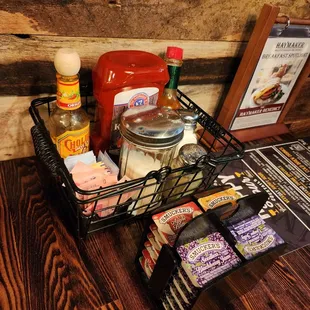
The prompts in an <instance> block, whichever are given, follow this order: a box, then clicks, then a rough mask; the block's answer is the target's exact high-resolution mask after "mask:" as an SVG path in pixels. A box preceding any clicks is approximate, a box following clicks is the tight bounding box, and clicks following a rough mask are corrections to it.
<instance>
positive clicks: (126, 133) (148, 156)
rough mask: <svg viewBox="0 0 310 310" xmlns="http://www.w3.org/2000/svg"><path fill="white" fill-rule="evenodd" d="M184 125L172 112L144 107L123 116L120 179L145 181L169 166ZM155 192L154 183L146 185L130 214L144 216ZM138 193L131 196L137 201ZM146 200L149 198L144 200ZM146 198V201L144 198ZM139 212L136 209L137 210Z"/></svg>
mask: <svg viewBox="0 0 310 310" xmlns="http://www.w3.org/2000/svg"><path fill="white" fill-rule="evenodd" d="M183 131H184V124H183V122H182V120H181V118H180V116H179V115H178V114H177V113H176V112H174V111H173V110H169V109H164V108H157V107H154V106H144V107H139V108H134V109H129V110H127V111H126V112H124V113H123V114H122V117H121V124H120V132H121V134H122V137H123V143H122V148H121V155H120V170H121V176H125V175H126V176H127V177H129V178H130V179H138V178H143V177H145V176H146V175H147V174H148V173H149V172H150V171H156V170H159V169H160V168H161V167H164V166H170V164H171V160H172V159H173V155H174V152H175V148H176V145H177V144H178V143H179V142H180V141H181V140H182V138H183ZM150 184H152V185H150ZM157 189H158V184H155V181H154V180H150V181H148V184H146V186H145V187H144V189H143V190H142V192H141V193H140V196H139V198H142V199H141V200H139V201H138V202H137V204H136V205H133V207H134V209H135V210H134V211H133V214H134V215H135V214H140V213H143V211H144V210H145V208H146V207H147V205H148V204H149V203H150V202H152V203H153V202H154V201H157V200H159V199H160V197H159V196H157V197H156V199H153V195H152V194H154V193H155V192H156V190H157ZM138 195H139V193H137V194H136V195H135V196H136V197H135V196H133V197H132V198H133V199H137V198H138ZM145 196H148V197H145ZM143 197H145V198H143ZM137 208H138V209H137Z"/></svg>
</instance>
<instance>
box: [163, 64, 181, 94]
mask: <svg viewBox="0 0 310 310" xmlns="http://www.w3.org/2000/svg"><path fill="white" fill-rule="evenodd" d="M168 72H169V76H170V80H169V82H168V83H167V84H166V86H165V88H168V89H177V88H178V84H179V78H180V73H181V66H176V65H168Z"/></svg>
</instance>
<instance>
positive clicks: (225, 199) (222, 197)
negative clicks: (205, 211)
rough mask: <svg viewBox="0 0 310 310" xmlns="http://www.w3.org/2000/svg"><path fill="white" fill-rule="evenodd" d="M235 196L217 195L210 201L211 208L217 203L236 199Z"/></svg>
mask: <svg viewBox="0 0 310 310" xmlns="http://www.w3.org/2000/svg"><path fill="white" fill-rule="evenodd" d="M234 199H235V197H234V196H221V197H216V198H214V199H213V200H211V201H210V203H209V208H210V209H213V208H214V207H215V206H216V205H217V204H219V203H221V202H223V201H232V200H234Z"/></svg>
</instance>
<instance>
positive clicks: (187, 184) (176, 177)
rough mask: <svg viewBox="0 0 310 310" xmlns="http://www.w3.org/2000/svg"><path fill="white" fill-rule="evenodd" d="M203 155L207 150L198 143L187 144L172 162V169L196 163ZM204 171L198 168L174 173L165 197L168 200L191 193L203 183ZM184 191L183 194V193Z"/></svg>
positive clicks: (166, 185) (167, 186) (170, 177)
mask: <svg viewBox="0 0 310 310" xmlns="http://www.w3.org/2000/svg"><path fill="white" fill-rule="evenodd" d="M203 155H207V152H206V150H205V149H204V148H203V147H202V146H200V145H198V144H194V143H191V144H185V145H183V146H182V147H181V149H180V151H179V155H178V156H177V157H176V158H174V159H173V161H172V163H171V168H172V169H177V168H181V167H184V166H189V165H194V164H195V163H196V161H197V160H198V159H199V158H200V157H201V156H203ZM202 180H203V173H202V170H198V171H196V172H194V173H190V172H184V171H179V172H175V173H172V174H171V175H170V176H169V177H168V179H167V181H166V183H165V187H164V191H163V195H164V197H166V198H167V197H169V199H168V202H171V201H174V200H177V199H179V198H181V196H188V195H191V194H192V193H193V192H194V191H195V190H196V189H197V188H198V187H199V186H200V184H201V183H202ZM181 193H182V194H181Z"/></svg>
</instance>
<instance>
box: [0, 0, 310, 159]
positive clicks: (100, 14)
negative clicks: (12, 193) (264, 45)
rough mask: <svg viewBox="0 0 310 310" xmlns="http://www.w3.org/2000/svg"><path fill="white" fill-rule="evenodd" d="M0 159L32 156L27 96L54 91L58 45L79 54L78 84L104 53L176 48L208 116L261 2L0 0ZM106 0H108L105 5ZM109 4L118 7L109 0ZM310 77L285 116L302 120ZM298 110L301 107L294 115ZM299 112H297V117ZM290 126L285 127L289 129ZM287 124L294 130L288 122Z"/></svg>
mask: <svg viewBox="0 0 310 310" xmlns="http://www.w3.org/2000/svg"><path fill="white" fill-rule="evenodd" d="M309 2H310V1H309V0H277V1H276V0H270V1H269V2H268V3H270V4H275V5H278V6H280V8H281V13H283V14H286V15H289V16H291V17H299V18H310V7H309ZM0 3H1V5H0V53H1V57H0V77H1V84H0V96H1V97H0V131H1V133H2V137H3V138H2V143H1V145H0V160H3V159H10V158H16V157H22V156H28V155H31V154H33V149H32V142H31V137H30V132H29V130H30V127H31V126H32V121H31V119H30V117H29V116H28V112H27V109H28V106H29V103H30V101H31V99H32V98H35V97H38V96H42V94H43V95H44V94H53V93H54V91H55V71H54V68H53V64H52V60H53V56H54V54H55V52H56V50H57V49H58V48H60V47H69V46H70V47H74V48H76V49H77V51H78V52H79V54H80V56H81V59H82V67H83V68H82V71H81V80H82V83H89V82H90V81H91V69H92V67H93V66H94V64H95V63H96V61H97V59H98V57H99V56H100V55H101V54H103V53H104V52H107V51H110V50H116V49H139V50H145V51H149V52H152V53H155V54H158V55H162V54H163V52H164V51H165V49H166V46H167V45H177V46H180V47H182V48H184V57H185V61H184V66H183V71H182V78H181V89H183V90H184V91H185V92H186V93H187V94H188V95H189V96H190V97H191V98H192V99H193V100H194V101H196V102H197V103H198V104H199V105H200V106H202V107H203V108H204V109H205V110H206V111H207V112H208V113H210V114H212V115H214V114H216V111H217V109H218V107H219V106H220V105H221V103H222V102H223V100H224V98H225V96H226V94H227V91H228V89H229V86H230V83H231V81H232V80H233V77H234V74H235V72H236V70H237V68H238V64H239V62H240V59H241V57H242V54H243V51H244V49H245V47H246V42H247V40H248V39H249V37H250V34H251V31H252V29H253V27H254V24H255V20H256V18H257V16H258V14H259V12H260V9H261V7H262V6H263V4H264V1H257V0H247V1H246V0H231V1H213V0H165V1H159V0H118V1H107V0H83V1H81V0H59V1H52V0H34V1H21V0H10V1H5V0H0ZM109 3H110V4H109ZM113 3H117V4H120V5H113ZM309 91H310V80H309V81H308V82H307V83H306V85H305V86H304V88H303V91H302V92H301V94H300V96H299V97H298V99H297V100H296V103H295V106H294V109H292V111H291V112H290V113H289V115H288V116H287V120H286V121H287V122H288V123H293V124H295V123H296V121H297V120H298V121H299V122H300V121H302V122H307V120H308V119H309V118H310V107H309V102H308V98H309ZM301 112H302V113H301ZM301 114H302V115H301ZM292 128H293V127H292ZM294 128H299V127H298V126H295V127H294Z"/></svg>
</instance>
